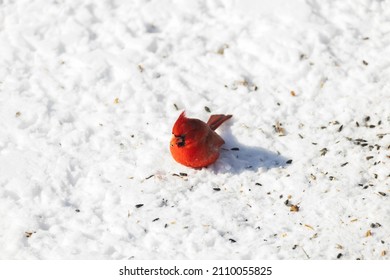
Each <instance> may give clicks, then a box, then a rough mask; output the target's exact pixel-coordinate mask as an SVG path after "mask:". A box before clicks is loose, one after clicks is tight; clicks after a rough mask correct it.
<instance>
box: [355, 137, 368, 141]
mask: <svg viewBox="0 0 390 280" xmlns="http://www.w3.org/2000/svg"><path fill="white" fill-rule="evenodd" d="M355 141H357V142H367V140H364V139H362V138H357V139H355Z"/></svg>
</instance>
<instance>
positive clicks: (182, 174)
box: [179, 172, 188, 177]
mask: <svg viewBox="0 0 390 280" xmlns="http://www.w3.org/2000/svg"><path fill="white" fill-rule="evenodd" d="M179 174H180V176H183V177H185V176H188V175H187V173H184V172H180V173H179Z"/></svg>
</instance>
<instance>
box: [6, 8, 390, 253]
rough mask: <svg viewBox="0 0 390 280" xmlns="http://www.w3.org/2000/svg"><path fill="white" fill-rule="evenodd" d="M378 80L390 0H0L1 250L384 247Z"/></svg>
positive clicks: (385, 142) (386, 108)
mask: <svg viewBox="0 0 390 280" xmlns="http://www.w3.org/2000/svg"><path fill="white" fill-rule="evenodd" d="M389 80H390V1H379V0H378V1H376V0H359V1H358V0H346V1H319V0H307V1H303V0H302V1H299V0H296V1H288V0H277V1H266V0H261V1H250V0H228V1H221V0H215V1H211V0H210V1H206V0H199V1H179V0H158V1H157V0H151V1H143V0H136V1H124V0H123V1H120V0H97V1H95V0H84V1H72V0H0V216H1V223H0V248H1V250H0V258H1V259H308V258H310V259H387V260H388V259H389V256H390V182H389V181H390V177H389V176H390V168H389V166H390V165H389V164H390V147H389V146H390V84H389ZM183 110H185V111H186V113H187V115H188V116H189V117H195V118H199V119H202V120H204V121H206V120H207V119H208V117H209V116H210V115H211V114H221V113H222V114H232V115H233V118H232V119H230V120H229V121H228V122H226V123H224V124H223V125H222V126H221V127H220V128H218V130H217V132H218V133H219V134H220V135H221V136H222V137H223V138H224V139H225V142H226V144H225V145H224V146H223V148H224V149H223V150H222V151H221V156H220V158H219V160H218V161H217V162H216V163H215V164H213V165H211V166H209V167H208V168H203V169H201V170H194V169H190V168H186V167H184V166H182V165H180V164H178V163H176V162H175V161H174V160H173V159H172V157H171V155H170V152H169V141H170V138H171V129H172V126H173V124H174V122H175V120H176V119H177V117H178V116H179V114H180V113H181V112H182V111H183ZM232 148H233V149H232ZM234 148H235V149H234ZM237 148H238V149H237Z"/></svg>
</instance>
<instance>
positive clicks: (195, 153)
mask: <svg viewBox="0 0 390 280" xmlns="http://www.w3.org/2000/svg"><path fill="white" fill-rule="evenodd" d="M231 117H232V115H223V114H218V115H211V116H210V118H209V120H208V121H207V123H205V122H203V121H201V120H199V119H192V118H187V117H186V114H185V111H183V112H182V113H181V114H180V116H179V118H178V119H177V120H176V122H175V124H174V125H173V129H172V134H173V135H172V139H171V141H170V151H171V154H172V157H173V158H174V160H176V161H177V162H178V163H180V164H183V165H185V166H187V167H192V168H196V169H200V168H202V167H206V166H209V165H210V164H213V163H214V162H215V161H216V160H217V159H218V157H219V150H220V147H221V146H222V145H223V144H225V141H224V140H223V139H222V137H221V136H219V135H218V134H217V133H216V132H215V130H216V129H217V128H218V127H219V126H220V125H221V124H222V123H224V122H225V121H227V120H228V119H230V118H231Z"/></svg>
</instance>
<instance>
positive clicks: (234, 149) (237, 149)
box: [230, 147, 240, 151]
mask: <svg viewBox="0 0 390 280" xmlns="http://www.w3.org/2000/svg"><path fill="white" fill-rule="evenodd" d="M230 150H231V151H239V150H240V148H237V147H234V148H231V149H230Z"/></svg>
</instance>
